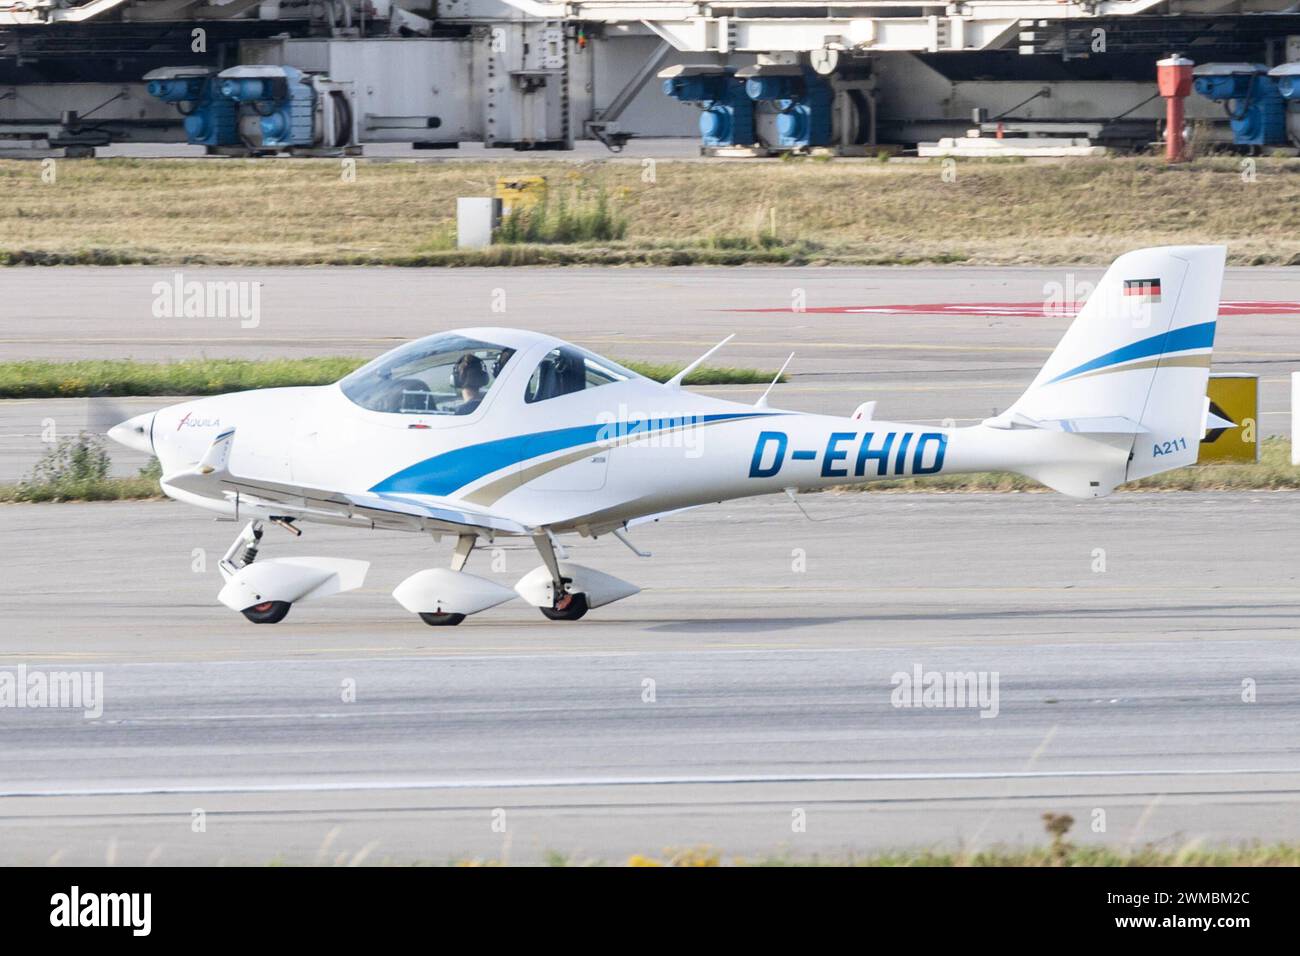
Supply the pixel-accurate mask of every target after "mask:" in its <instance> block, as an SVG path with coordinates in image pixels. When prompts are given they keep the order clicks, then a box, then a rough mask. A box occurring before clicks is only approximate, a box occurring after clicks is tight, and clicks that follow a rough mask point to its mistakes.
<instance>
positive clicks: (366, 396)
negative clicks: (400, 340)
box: [339, 333, 514, 415]
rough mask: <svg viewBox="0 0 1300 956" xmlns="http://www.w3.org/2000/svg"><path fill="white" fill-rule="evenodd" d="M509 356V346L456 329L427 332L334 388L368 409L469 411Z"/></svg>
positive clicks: (408, 412) (422, 412)
mask: <svg viewBox="0 0 1300 956" xmlns="http://www.w3.org/2000/svg"><path fill="white" fill-rule="evenodd" d="M513 355H514V350H513V349H509V348H506V347H504V346H501V345H494V344H492V343H491V342H481V341H478V340H475V339H469V338H465V337H464V336H462V335H457V334H455V333H447V334H444V335H431V336H429V337H428V338H423V339H419V340H418V341H415V342H411V343H410V344H408V345H403V346H401V347H400V348H396V349H394V350H393V351H391V352H388V353H386V354H384V355H381V356H380V357H379V358H377V359H375V360H374V361H373V362H370V363H369V364H367V365H363V366H362V367H361V368H359V369H357V370H356V371H355V372H353V373H352V374H351V375H349V376H347V378H345V379H343V380H342V381H341V382H340V383H339V386H340V387H341V388H342V389H343V394H344V395H346V396H347V397H348V398H350V399H351V400H352V401H353V402H355V403H356V404H358V405H360V406H361V407H362V408H366V409H369V410H370V411H372V412H392V413H394V414H403V415H468V414H470V413H472V412H474V411H475V410H476V409H477V408H478V407H479V404H480V403H481V402H482V401H483V399H484V398H486V397H487V394H488V392H489V391H491V390H492V386H493V385H495V384H496V381H497V378H498V377H499V376H500V375H501V371H502V369H504V368H505V366H506V363H507V362H509V361H510V358H511V356H513Z"/></svg>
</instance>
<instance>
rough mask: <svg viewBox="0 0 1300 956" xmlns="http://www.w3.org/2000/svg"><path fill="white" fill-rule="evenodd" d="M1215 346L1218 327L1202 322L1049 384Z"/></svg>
mask: <svg viewBox="0 0 1300 956" xmlns="http://www.w3.org/2000/svg"><path fill="white" fill-rule="evenodd" d="M1213 346H1214V323H1213V322H1202V323H1201V324H1200V325H1188V326H1184V327H1183V328H1181V329H1174V330H1173V331H1172V332H1161V333H1160V334H1159V335H1153V336H1151V337H1150V338H1146V339H1142V340H1140V341H1138V342H1134V343H1132V344H1131V345H1126V346H1124V347H1123V348H1118V349H1115V351H1113V352H1107V353H1106V354H1105V355H1099V356H1097V358H1095V359H1093V360H1092V361H1090V362H1084V363H1083V364H1082V365H1078V366H1075V367H1074V368H1072V369H1070V370H1069V371H1068V372H1062V373H1061V374H1060V375H1058V376H1056V378H1054V379H1052V380H1051V381H1049V382H1048V383H1047V384H1048V385H1051V384H1053V383H1055V382H1059V381H1061V380H1062V379H1066V378H1070V377H1071V376H1073V375H1081V374H1082V373H1084V372H1093V371H1096V370H1097V369H1100V368H1106V367H1107V366H1110V365H1118V364H1120V363H1121V362H1131V361H1133V360H1134V359H1141V358H1148V357H1149V356H1152V355H1163V354H1164V353H1166V352H1182V351H1185V350H1187V349H1208V348H1212V347H1213Z"/></svg>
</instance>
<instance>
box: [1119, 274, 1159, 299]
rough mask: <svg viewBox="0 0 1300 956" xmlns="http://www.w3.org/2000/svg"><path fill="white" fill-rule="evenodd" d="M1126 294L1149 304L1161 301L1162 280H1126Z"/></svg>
mask: <svg viewBox="0 0 1300 956" xmlns="http://www.w3.org/2000/svg"><path fill="white" fill-rule="evenodd" d="M1124 294H1125V295H1126V296H1136V297H1138V298H1140V299H1145V300H1146V301H1148V302H1159V301H1160V280H1159V279H1125V280H1124Z"/></svg>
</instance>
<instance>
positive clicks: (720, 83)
mask: <svg viewBox="0 0 1300 956" xmlns="http://www.w3.org/2000/svg"><path fill="white" fill-rule="evenodd" d="M659 76H660V77H661V78H662V79H663V81H664V86H663V89H664V92H665V93H666V94H667V95H669V96H671V97H673V98H674V99H676V100H680V101H682V102H684V103H697V104H699V106H700V108H701V109H702V110H703V112H702V114H701V116H700V135H701V137H702V139H703V145H704V147H705V148H706V149H710V148H718V147H752V146H756V145H759V144H760V140H762V141H763V142H762V145H763V146H766V147H769V148H777V149H804V148H809V147H820V146H830V145H832V144H833V143H834V142H835V129H834V125H835V124H834V121H835V90H834V89H833V88H832V86H831V84H830V82H829V81H828V80H827V79H825V78H824V77H822V76H819V75H817V74H816V73H814V72H812V71H810V70H807V69H803V68H800V67H798V66H751V67H745V68H743V69H741V70H735V69H734V68H732V67H722V66H714V65H707V66H674V67H670V68H668V69H666V70H664V71H663V72H662V73H660V74H659ZM760 104H770V105H771V107H772V108H773V109H774V111H775V114H776V115H775V125H774V127H768V128H767V129H768V135H767V136H766V137H764V135H763V131H762V130H760V129H759V124H758V121H757V118H756V112H757V110H758V106H759V105H760ZM769 112H771V110H769ZM773 140H775V141H774V142H773Z"/></svg>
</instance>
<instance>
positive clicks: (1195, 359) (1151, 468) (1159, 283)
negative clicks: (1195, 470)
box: [988, 246, 1225, 481]
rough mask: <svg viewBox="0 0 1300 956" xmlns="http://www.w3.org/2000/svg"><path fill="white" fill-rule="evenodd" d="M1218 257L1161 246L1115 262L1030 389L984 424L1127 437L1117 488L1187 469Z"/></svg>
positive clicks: (1200, 408) (1205, 367)
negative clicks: (1122, 483) (1122, 472)
mask: <svg viewBox="0 0 1300 956" xmlns="http://www.w3.org/2000/svg"><path fill="white" fill-rule="evenodd" d="M1224 253H1225V250H1224V247H1223V246H1164V247H1160V248H1155V249H1140V250H1138V251H1136V252H1130V253H1127V254H1125V255H1122V256H1120V257H1119V258H1118V259H1116V260H1115V261H1114V263H1112V264H1111V267H1110V268H1109V269H1107V270H1106V274H1105V275H1104V276H1103V277H1102V280H1101V282H1100V284H1098V286H1097V288H1096V291H1094V292H1093V294H1092V295H1091V296H1090V297H1089V298H1088V302H1087V304H1086V305H1084V307H1083V309H1082V311H1080V312H1079V315H1078V317H1077V318H1075V320H1074V323H1073V324H1072V325H1071V326H1070V328H1069V329H1068V330H1067V331H1066V333H1065V336H1064V337H1063V338H1062V339H1061V342H1060V344H1059V345H1057V347H1056V351H1054V352H1053V353H1052V355H1051V358H1049V359H1048V360H1047V364H1046V365H1044V366H1043V368H1042V371H1040V372H1039V373H1038V377H1037V378H1035V379H1034V382H1033V384H1032V385H1030V386H1029V389H1028V390H1027V391H1026V392H1025V394H1023V395H1022V396H1020V398H1019V399H1018V400H1017V401H1016V403H1015V404H1014V405H1012V406H1011V408H1010V409H1008V410H1007V411H1006V412H1004V413H1003V414H1002V415H999V416H998V417H997V418H996V419H991V420H990V421H989V422H988V424H990V425H995V426H1000V427H1003V428H1011V427H1018V426H1019V427H1023V426H1037V427H1042V428H1051V429H1053V430H1058V431H1066V432H1080V433H1085V434H1094V435H1097V436H1099V437H1100V436H1101V435H1105V436H1108V438H1109V440H1110V441H1111V442H1112V443H1113V442H1115V441H1117V440H1121V441H1128V440H1130V438H1131V441H1132V445H1131V450H1130V454H1129V459H1128V465H1127V469H1126V472H1125V475H1124V478H1123V480H1124V481H1132V480H1133V479H1135V478H1142V477H1145V476H1146V475H1154V474H1157V473H1159V472H1162V471H1168V470H1170V469H1171V468H1180V467H1182V466H1183V465H1190V464H1192V463H1194V462H1195V461H1196V456H1197V453H1198V450H1199V444H1200V440H1201V431H1202V428H1203V425H1204V420H1205V417H1204V415H1205V391H1206V385H1207V383H1208V379H1209V374H1210V352H1211V349H1212V348H1213V346H1214V328H1215V322H1216V321H1217V319H1218V311H1219V289H1220V286H1221V284H1222V281H1223V261H1224ZM1120 436H1129V438H1123V439H1121V438H1120Z"/></svg>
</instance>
